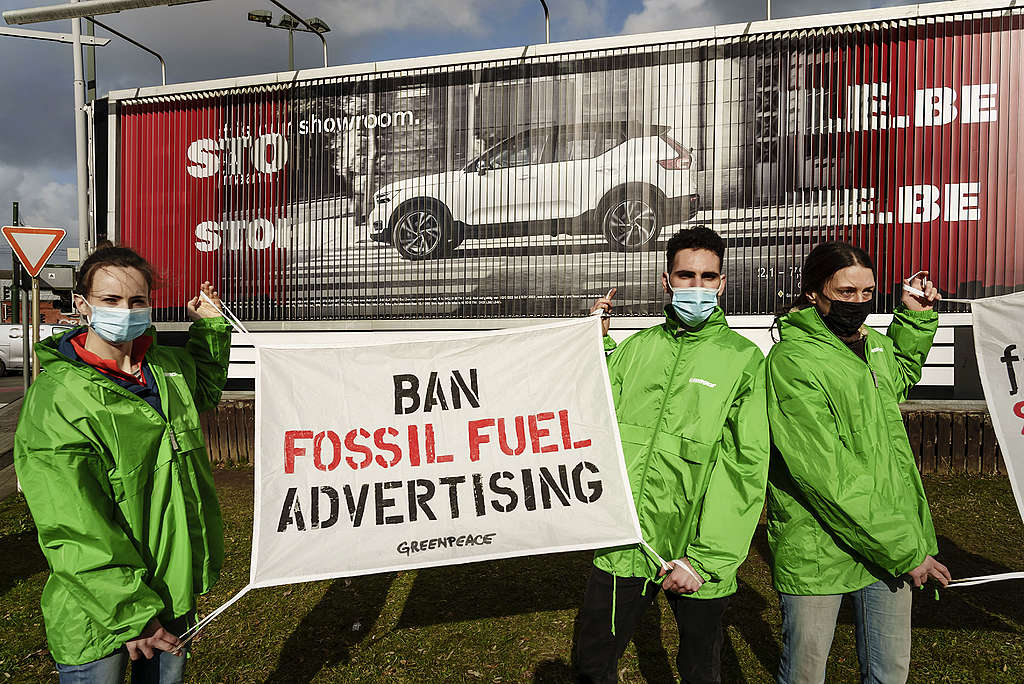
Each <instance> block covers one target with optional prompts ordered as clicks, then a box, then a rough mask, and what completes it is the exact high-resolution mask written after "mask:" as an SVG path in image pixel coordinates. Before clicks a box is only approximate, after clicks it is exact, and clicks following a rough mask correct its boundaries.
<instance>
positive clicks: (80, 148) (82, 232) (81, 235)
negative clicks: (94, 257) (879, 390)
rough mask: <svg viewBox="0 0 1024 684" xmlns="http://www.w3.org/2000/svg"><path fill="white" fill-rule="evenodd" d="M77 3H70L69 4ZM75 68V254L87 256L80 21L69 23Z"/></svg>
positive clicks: (86, 156) (86, 166)
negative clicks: (76, 224)
mask: <svg viewBox="0 0 1024 684" xmlns="http://www.w3.org/2000/svg"><path fill="white" fill-rule="evenodd" d="M77 2H78V0H71V4H74V3H77ZM71 37H72V39H73V40H74V43H73V45H72V50H73V51H74V55H73V56H74V67H75V167H76V180H77V186H78V188H77V189H78V253H79V254H82V255H85V254H88V252H89V250H88V236H89V234H90V233H89V151H88V150H87V149H86V145H87V144H88V143H87V137H86V130H85V129H86V121H85V74H84V73H83V72H84V71H85V68H84V66H83V64H82V20H81V19H79V18H77V17H75V18H73V19H72V20H71Z"/></svg>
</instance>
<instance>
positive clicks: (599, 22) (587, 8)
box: [533, 0, 611, 40]
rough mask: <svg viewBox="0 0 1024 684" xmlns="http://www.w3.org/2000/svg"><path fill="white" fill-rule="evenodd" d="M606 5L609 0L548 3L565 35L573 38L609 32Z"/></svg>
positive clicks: (576, 0)
mask: <svg viewBox="0 0 1024 684" xmlns="http://www.w3.org/2000/svg"><path fill="white" fill-rule="evenodd" d="M533 1H534V2H536V0H533ZM536 4H538V5H539V3H536ZM608 5H609V0H560V2H558V4H557V5H556V4H555V3H550V4H549V7H552V11H553V12H555V14H554V16H553V17H552V18H553V20H554V21H555V22H556V23H557V24H558V25H559V27H560V28H562V30H563V31H564V33H565V35H566V37H567V38H568V39H569V40H573V39H576V38H589V37H592V36H604V35H608V34H609V33H611V31H610V30H609V28H608Z"/></svg>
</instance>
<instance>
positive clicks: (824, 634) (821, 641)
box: [778, 580, 913, 684]
mask: <svg viewBox="0 0 1024 684" xmlns="http://www.w3.org/2000/svg"><path fill="white" fill-rule="evenodd" d="M846 595H848V596H851V597H852V598H853V608H854V619H855V621H856V626H857V659H858V660H859V661H860V680H861V682H863V683H864V684H904V682H906V681H907V676H908V674H909V671H910V606H911V602H912V599H913V596H912V594H911V589H910V585H909V584H907V583H906V582H904V581H902V580H891V581H888V582H886V581H878V582H875V583H874V584H871V585H869V586H866V587H864V588H863V589H860V590H858V591H853V592H850V593H849V594H846ZM843 596H844V594H830V595H826V596H795V595H793V594H779V603H780V604H781V608H782V657H781V659H780V662H779V677H778V684H822V683H823V682H824V681H825V666H826V664H827V663H828V652H829V650H830V649H831V648H832V637H833V636H834V635H835V631H836V618H837V617H838V616H839V604H840V603H841V602H842V600H843Z"/></svg>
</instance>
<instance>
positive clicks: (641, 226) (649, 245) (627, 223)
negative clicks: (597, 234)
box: [601, 195, 661, 252]
mask: <svg viewBox="0 0 1024 684" xmlns="http://www.w3.org/2000/svg"><path fill="white" fill-rule="evenodd" d="M601 226H602V229H603V232H604V237H605V239H606V240H607V241H608V244H609V245H611V247H612V249H614V250H615V251H618V252H633V251H639V250H645V249H653V248H654V244H655V242H656V241H657V240H658V234H659V233H660V232H661V218H660V217H659V216H658V210H657V206H656V205H655V203H654V202H653V201H652V200H650V199H647V198H639V197H633V196H631V195H622V196H619V197H617V198H615V199H614V200H612V201H611V202H610V203H609V204H608V205H607V208H606V209H605V211H604V215H603V216H602V219H601Z"/></svg>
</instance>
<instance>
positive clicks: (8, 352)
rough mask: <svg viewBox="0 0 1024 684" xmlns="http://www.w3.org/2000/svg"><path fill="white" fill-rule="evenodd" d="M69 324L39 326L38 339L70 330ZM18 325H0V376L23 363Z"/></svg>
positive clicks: (20, 331) (21, 342)
mask: <svg viewBox="0 0 1024 684" xmlns="http://www.w3.org/2000/svg"><path fill="white" fill-rule="evenodd" d="M72 327H74V326H71V325H49V324H41V325H40V326H39V339H41V340H45V339H46V338H47V337H49V336H50V335H53V334H55V333H61V332H64V331H65V330H71V328H72ZM28 334H29V336H30V337H31V335H32V328H31V327H29V333H28ZM23 339H24V338H23V337H22V329H21V326H20V325H10V324H7V325H3V326H0V376H2V375H6V374H7V371H9V370H15V369H20V368H21V367H22V366H23V365H24V360H23V359H24V357H23V349H24V342H23Z"/></svg>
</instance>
